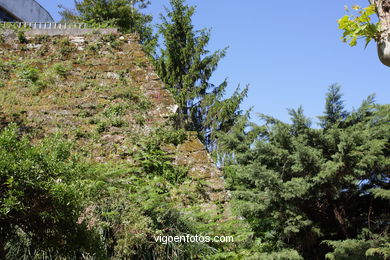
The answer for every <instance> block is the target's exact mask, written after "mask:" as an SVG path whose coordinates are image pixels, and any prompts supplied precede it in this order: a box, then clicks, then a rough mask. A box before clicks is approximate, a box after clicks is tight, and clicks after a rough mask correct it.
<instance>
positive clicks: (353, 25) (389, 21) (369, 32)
mask: <svg viewBox="0 0 390 260" xmlns="http://www.w3.org/2000/svg"><path fill="white" fill-rule="evenodd" d="M369 2H370V4H371V5H370V6H368V7H365V8H361V7H360V6H357V5H355V6H353V7H352V9H354V10H355V11H356V12H357V15H356V14H351V15H345V16H344V17H342V18H341V19H339V20H338V24H339V28H340V29H341V30H343V31H344V34H343V37H342V39H343V41H344V42H347V41H349V44H350V45H351V46H355V45H356V43H357V39H359V38H364V39H365V42H366V46H367V45H368V44H369V43H370V41H371V40H375V41H376V42H377V45H378V55H379V59H380V60H381V62H382V63H383V64H385V65H386V66H390V1H388V0H369ZM347 11H348V9H347ZM374 14H376V15H377V16H378V18H379V22H377V23H373V22H372V18H371V16H372V15H374Z"/></svg>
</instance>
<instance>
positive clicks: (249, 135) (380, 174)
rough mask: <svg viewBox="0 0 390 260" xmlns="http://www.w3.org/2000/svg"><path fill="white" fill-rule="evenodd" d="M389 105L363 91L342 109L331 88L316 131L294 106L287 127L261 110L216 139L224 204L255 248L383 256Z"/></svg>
mask: <svg viewBox="0 0 390 260" xmlns="http://www.w3.org/2000/svg"><path fill="white" fill-rule="evenodd" d="M389 109H390V107H389V106H388V105H382V106H381V105H376V104H375V103H374V99H373V97H372V96H370V97H368V98H367V99H366V100H365V101H363V103H362V105H361V106H360V107H359V108H358V109H357V110H355V111H352V112H347V111H345V110H344V106H343V101H342V99H341V94H340V88H339V87H338V86H337V85H333V86H331V87H330V88H329V92H328V95H327V98H326V106H325V112H324V115H323V116H321V117H319V119H320V121H321V126H322V127H321V128H320V129H317V128H311V127H310V124H311V123H310V120H309V119H308V118H306V117H305V116H304V114H303V109H302V108H299V109H297V110H290V115H291V121H292V123H291V124H287V123H283V122H281V121H279V120H277V119H275V118H273V117H270V116H265V115H261V119H262V120H264V122H265V124H264V125H262V126H257V125H253V126H250V125H249V123H248V122H247V121H246V120H245V118H243V119H242V123H241V124H238V125H236V127H235V129H234V130H233V131H232V132H231V133H230V134H228V135H226V134H225V135H222V136H221V137H220V142H221V143H220V145H221V149H222V150H224V151H225V153H224V154H225V155H224V157H223V158H225V166H224V168H225V173H226V175H227V178H228V179H227V182H228V184H229V187H230V189H232V190H233V197H234V199H233V201H232V204H233V205H234V208H235V210H236V211H237V213H238V214H240V215H242V216H244V217H245V219H246V220H247V221H248V222H249V223H250V225H251V227H252V229H253V231H254V232H255V237H256V238H257V239H259V240H260V242H259V243H261V250H260V252H268V253H270V254H273V253H274V252H279V251H281V252H283V250H285V249H286V248H288V249H290V250H295V251H296V252H298V253H299V254H300V255H301V256H303V257H304V258H305V259H324V257H325V255H326V258H328V259H366V256H371V258H369V259H386V258H387V257H388V254H389V249H390V248H389V243H388V241H389V231H390V230H389V225H388V216H389V215H388V210H387V209H388V208H389V205H390V196H389V193H388V189H389V177H388V172H389V167H390V164H389V151H390V150H389V143H390V142H389V141H390V125H389V124H388V122H389V115H390V113H389ZM248 127H249V128H248ZM379 194H380V195H379ZM283 254H284V253H282V255H283ZM259 259H261V257H260V258H259ZM272 259H274V258H272ZM276 259H280V258H276ZM283 259H284V258H283ZM289 259H290V258H289ZM298 259H300V258H298Z"/></svg>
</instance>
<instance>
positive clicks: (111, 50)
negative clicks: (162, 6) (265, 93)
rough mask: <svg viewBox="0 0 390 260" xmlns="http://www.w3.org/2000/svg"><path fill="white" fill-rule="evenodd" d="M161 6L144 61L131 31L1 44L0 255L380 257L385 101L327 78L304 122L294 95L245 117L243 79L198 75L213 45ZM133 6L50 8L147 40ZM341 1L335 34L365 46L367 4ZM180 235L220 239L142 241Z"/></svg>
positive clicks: (387, 248)
mask: <svg viewBox="0 0 390 260" xmlns="http://www.w3.org/2000/svg"><path fill="white" fill-rule="evenodd" d="M170 4H171V8H170V9H167V13H166V15H165V16H163V22H162V24H161V25H160V26H159V32H160V33H161V37H162V38H161V40H162V41H161V42H162V45H161V46H160V47H161V49H160V50H159V51H157V52H151V53H152V54H153V55H154V58H155V59H154V60H153V61H151V59H153V57H151V56H148V54H146V53H145V52H144V51H143V50H144V49H145V48H146V47H145V45H144V46H141V45H139V44H138V43H137V41H138V40H139V39H138V36H137V35H133V34H123V35H114V34H110V35H100V34H91V35H85V36H84V39H83V40H84V41H83V43H80V42H77V43H75V41H74V39H71V38H68V37H42V36H38V37H31V38H28V41H27V39H26V40H23V38H22V36H21V35H19V34H16V37H15V39H13V40H12V39H11V40H10V39H6V40H4V41H3V42H0V48H1V50H2V55H1V59H0V80H1V82H0V88H1V91H0V109H1V110H0V238H1V239H0V259H10V260H14V259H15V260H16V259H36V260H38V259H54V260H63V259H91V260H92V259H145V260H147V259H169V260H181V259H210V260H223V259H224V260H227V259H242V260H246V259H253V260H255V259H261V260H263V259H265V260H267V259H269V260H277V259H286V260H294V259H296V260H298V259H310V260H311V259H331V260H332V259H335V260H341V259H351V260H352V259H353V260H354V259H373V260H374V259H375V260H376V259H389V258H390V244H389V241H390V234H389V232H390V230H389V208H390V193H389V188H390V180H389V172H390V160H389V153H390V146H389V144H390V125H389V121H390V118H389V117H390V106H389V105H386V104H385V105H379V104H376V103H375V101H374V97H373V96H370V97H368V98H367V99H366V100H364V101H363V102H362V104H361V106H360V107H359V108H357V109H355V110H353V111H347V110H346V109H345V106H344V101H343V99H342V94H341V89H340V87H339V86H338V85H332V86H331V87H330V88H329V91H328V94H327V96H326V100H325V111H324V114H323V115H321V116H319V117H318V120H319V124H318V126H316V127H313V126H312V123H311V120H310V119H308V118H307V117H305V115H304V112H303V108H302V107H299V108H298V109H296V110H294V109H291V110H289V114H290V115H291V123H285V122H282V121H280V120H278V119H276V118H274V117H272V116H267V115H260V119H261V120H262V122H263V124H261V125H257V124H254V123H252V122H250V120H249V116H250V111H246V112H243V111H241V110H240V104H241V102H242V100H243V99H244V98H245V96H246V93H247V88H245V89H244V90H239V89H236V91H235V92H234V93H233V95H232V96H230V97H226V95H225V90H226V89H227V87H228V84H227V82H226V81H224V82H222V83H221V84H219V85H214V84H212V83H211V82H210V79H211V77H212V75H213V72H214V71H215V70H216V68H217V66H218V63H219V61H220V60H221V59H222V58H223V57H224V56H225V53H226V49H223V50H220V51H216V52H210V51H209V50H207V45H208V43H209V39H210V32H209V31H208V30H201V31H197V30H196V29H195V28H194V26H193V25H192V16H193V14H194V12H195V8H194V7H190V6H187V5H186V4H185V1H184V0H171V1H170ZM147 5H148V2H147V1H133V2H131V1H125V0H112V1H101V0H94V1H92V0H84V1H77V5H76V9H77V12H78V13H77V14H72V13H70V12H69V11H65V12H64V13H63V14H64V17H65V18H66V19H76V20H81V21H85V22H88V23H91V24H92V23H111V24H113V25H116V26H120V27H121V29H122V30H123V31H124V32H138V33H139V34H140V35H141V42H142V43H144V44H150V43H153V39H154V38H153V37H152V36H151V35H152V34H151V31H149V29H150V28H149V27H148V26H149V25H148V23H149V21H150V19H151V18H150V17H149V16H145V15H143V14H141V13H140V11H139V10H137V9H135V8H134V6H138V7H139V8H141V9H142V8H144V7H146V6H147ZM354 9H356V10H357V11H358V13H359V16H355V17H351V16H349V17H344V18H342V19H341V20H340V21H339V23H340V27H341V28H342V29H344V30H346V33H345V34H344V40H345V41H349V43H350V44H351V45H354V44H356V41H357V39H358V38H359V37H366V36H367V35H368V36H367V39H366V43H368V42H369V38H370V37H371V38H375V37H376V35H377V33H378V32H377V30H379V29H378V27H377V25H373V24H371V21H370V20H369V17H370V15H372V14H373V12H374V11H375V9H374V8H372V7H370V8H366V9H361V8H358V7H354ZM370 35H371V36H370ZM149 50H150V49H149ZM152 62H154V65H156V68H157V73H158V74H159V75H158V76H157V75H156V73H155V72H154V71H153V69H154V68H153V66H152V64H151V63H152ZM159 78H161V80H160V79H159ZM165 86H166V88H165ZM176 104H177V105H178V106H179V108H178V111H177V113H174V112H172V110H173V108H174V107H175V105H176ZM198 137H199V138H198ZM205 146H206V147H207V148H208V149H209V151H212V155H213V156H214V157H215V159H216V161H217V162H218V166H220V168H221V169H218V168H217V167H216V165H214V163H213V162H212V160H211V158H210V156H209V154H208V153H207V151H206V150H205ZM221 170H222V171H223V172H222V173H221ZM222 177H223V178H222ZM187 234H190V235H208V236H211V237H213V236H216V235H218V236H223V235H226V236H233V237H234V243H217V242H213V241H211V242H208V243H166V244H165V243H159V242H156V241H155V237H157V236H180V235H183V236H185V235H187Z"/></svg>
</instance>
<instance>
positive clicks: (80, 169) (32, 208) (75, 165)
mask: <svg viewBox="0 0 390 260" xmlns="http://www.w3.org/2000/svg"><path fill="white" fill-rule="evenodd" d="M87 172H88V171H87V169H86V168H85V166H84V165H83V164H82V163H80V162H78V161H77V160H76V158H75V157H74V156H72V154H71V146H70V144H69V143H67V142H64V141H62V140H61V139H60V138H59V137H53V138H49V139H46V140H44V141H42V142H40V143H39V144H36V145H31V144H30V141H29V140H28V138H27V137H21V136H19V134H18V129H17V127H16V126H15V125H12V126H10V127H8V128H6V129H5V130H3V131H2V132H1V133H0V191H1V192H0V201H1V203H0V236H1V237H2V241H1V242H0V258H1V259H27V258H28V259H34V257H37V256H39V255H47V256H49V258H52V259H56V258H59V257H73V256H75V255H77V254H78V253H81V252H85V253H88V252H89V253H90V254H91V255H97V254H98V253H99V250H100V249H99V247H100V243H99V241H98V240H96V239H95V238H96V237H95V236H94V234H93V233H91V232H89V231H88V230H87V229H86V226H85V225H84V224H83V223H78V218H79V215H80V214H81V211H82V209H83V202H82V200H81V199H82V198H83V197H84V195H83V192H82V191H83V188H84V184H85V180H84V178H85V177H86V175H87V174H86V173H87Z"/></svg>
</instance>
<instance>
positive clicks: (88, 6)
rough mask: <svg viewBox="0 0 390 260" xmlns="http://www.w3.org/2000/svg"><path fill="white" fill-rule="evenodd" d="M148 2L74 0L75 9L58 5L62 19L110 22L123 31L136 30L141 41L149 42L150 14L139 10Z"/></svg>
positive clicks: (139, 0)
mask: <svg viewBox="0 0 390 260" xmlns="http://www.w3.org/2000/svg"><path fill="white" fill-rule="evenodd" d="M149 4H150V2H149V1H146V0H82V1H77V0H75V8H76V11H72V10H69V9H66V8H64V7H62V6H60V7H62V8H63V11H62V12H61V15H62V17H63V19H64V20H67V21H75V20H76V21H82V22H85V23H90V24H96V23H98V24H104V23H108V24H112V25H114V26H117V27H119V29H120V30H121V31H123V32H125V33H128V32H137V33H138V34H139V35H140V39H141V42H142V43H149V42H151V41H152V40H153V39H154V36H153V32H152V28H151V27H150V25H149V23H150V22H151V21H152V16H151V15H145V14H143V13H141V12H140V11H139V10H140V9H143V8H146V7H147V6H148V5H149Z"/></svg>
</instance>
